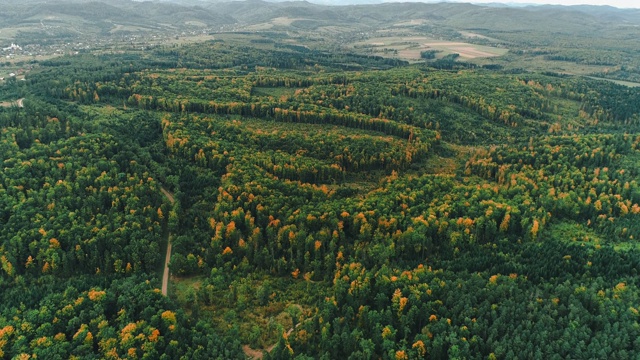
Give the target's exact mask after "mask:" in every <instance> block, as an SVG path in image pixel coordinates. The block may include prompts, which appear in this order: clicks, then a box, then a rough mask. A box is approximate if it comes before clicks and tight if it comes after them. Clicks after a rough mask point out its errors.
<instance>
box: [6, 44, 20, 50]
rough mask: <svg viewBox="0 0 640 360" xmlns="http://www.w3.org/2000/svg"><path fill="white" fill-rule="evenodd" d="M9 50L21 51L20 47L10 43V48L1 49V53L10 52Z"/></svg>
mask: <svg viewBox="0 0 640 360" xmlns="http://www.w3.org/2000/svg"><path fill="white" fill-rule="evenodd" d="M11 50H22V47H20V46H19V45H16V44H14V43H11V46H9V47H6V48H3V49H2V51H11Z"/></svg>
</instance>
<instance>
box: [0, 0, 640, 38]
mask: <svg viewBox="0 0 640 360" xmlns="http://www.w3.org/2000/svg"><path fill="white" fill-rule="evenodd" d="M318 1H322V2H325V3H330V4H337V3H338V0H318ZM347 1H349V2H350V3H351V5H347V6H341V7H337V6H327V5H322V4H316V3H311V2H306V1H293V2H290V1H289V2H287V1H285V2H266V1H260V0H248V1H234V2H224V1H217V0H211V1H204V0H162V1H131V0H109V1H106V0H102V1H100V0H62V1H55V2H54V1H43V0H19V1H18V0H8V2H7V0H5V4H3V5H2V6H1V11H0V12H1V13H2V16H0V29H3V28H5V29H14V32H16V33H17V34H19V35H20V34H21V36H23V37H25V35H31V37H30V38H33V39H36V38H38V37H42V38H47V37H49V38H55V37H58V38H68V37H73V36H79V35H95V36H103V35H112V34H121V33H141V32H162V31H181V30H183V29H220V27H221V26H232V27H233V28H234V29H235V30H242V29H243V28H244V27H247V26H252V25H255V24H261V23H269V22H271V21H272V20H274V19H291V20H292V21H305V24H304V25H305V26H306V29H307V30H308V29H309V28H314V27H320V26H328V25H349V26H352V27H353V26H361V27H364V28H367V27H371V28H380V27H383V26H388V25H389V24H393V23H398V22H402V21H410V20H416V19H419V20H424V21H426V20H428V21H429V22H430V24H431V25H445V26H453V27H456V28H460V29H485V28H491V29H492V30H495V31H513V30H517V31H527V30H532V29H543V30H545V31H562V32H584V33H591V32H593V31H598V29H600V28H605V27H609V28H610V27H611V26H636V25H640V9H636V10H629V9H625V10H622V9H617V8H614V7H610V6H570V7H567V6H548V5H544V6H535V7H534V6H529V7H522V6H518V7H515V6H507V5H504V4H501V5H498V4H497V3H494V4H484V5H472V4H468V3H450V2H449V3H416V2H412V3H406V2H402V3H395V2H394V3H389V2H384V3H378V4H369V2H370V0H347ZM373 1H376V0H373ZM342 2H343V1H342V0H341V1H340V3H342ZM365 2H366V3H367V4H360V3H365ZM278 26H279V29H280V30H282V29H283V28H285V27H286V24H278ZM0 35H1V33H0ZM7 40H12V39H7Z"/></svg>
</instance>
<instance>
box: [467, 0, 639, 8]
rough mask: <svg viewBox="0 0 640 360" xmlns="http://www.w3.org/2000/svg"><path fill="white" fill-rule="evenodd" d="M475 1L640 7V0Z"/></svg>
mask: <svg viewBox="0 0 640 360" xmlns="http://www.w3.org/2000/svg"><path fill="white" fill-rule="evenodd" d="M470 2H474V3H488V2H502V3H526V4H556V5H582V4H590V5H611V6H615V7H619V8H640V0H470Z"/></svg>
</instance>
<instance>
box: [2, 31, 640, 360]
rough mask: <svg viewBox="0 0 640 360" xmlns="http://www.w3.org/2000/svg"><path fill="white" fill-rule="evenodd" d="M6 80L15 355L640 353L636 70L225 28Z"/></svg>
mask: <svg viewBox="0 0 640 360" xmlns="http://www.w3.org/2000/svg"><path fill="white" fill-rule="evenodd" d="M0 91H1V93H2V99H18V98H23V99H24V100H23V101H22V102H21V103H20V105H22V106H19V105H18V104H17V103H13V105H9V106H6V107H3V108H0V161H1V166H2V168H0V225H1V226H0V263H1V270H0V358H3V359H5V358H6V359H12V358H29V357H31V358H36V357H38V358H47V359H56V358H78V359H91V358H96V359H98V358H104V359H117V358H131V359H133V358H146V359H174V358H175V359H177V358H182V359H209V358H220V359H230V358H244V357H247V356H254V355H255V354H256V352H255V351H256V350H262V351H258V353H259V354H260V356H264V357H265V358H272V359H285V358H296V359H311V358H321V359H341V358H352V359H361V358H362V359H376V358H384V359H388V358H390V359H419V358H457V359H487V358H489V359H514V358H519V357H520V358H550V359H556V358H557V359H563V358H601V359H604V358H616V359H627V358H634V357H636V356H637V355H638V354H639V353H640V340H639V339H640V324H639V320H640V313H639V311H640V308H638V304H639V301H640V299H639V295H640V289H639V285H640V284H638V277H637V275H638V271H639V268H640V247H638V243H637V239H638V238H639V237H640V185H639V184H638V180H637V179H638V176H639V175H640V165H639V164H640V117H639V114H640V93H639V90H638V89H635V88H628V87H624V86H621V85H616V84H613V83H610V82H604V81H597V80H591V79H587V78H580V77H570V76H563V75H560V74H551V73H547V74H540V73H534V72H527V71H517V70H513V69H511V70H507V71H502V70H500V69H491V68H486V67H485V68H482V67H475V66H469V65H468V64H465V63H460V62H456V61H451V62H440V63H419V64H408V63H407V62H404V61H401V60H398V59H390V58H385V57H380V56H373V55H371V56H368V55H362V54H354V53H349V52H327V51H322V50H313V49H308V48H305V47H296V46H282V45H279V44H278V43H275V42H273V43H271V42H260V43H243V44H238V43H234V42H229V41H224V40H215V41H210V42H206V43H199V44H193V45H182V46H163V47H158V48H155V49H152V50H148V51H128V52H124V53H114V54H106V53H103V54H80V55H75V56H63V57H57V58H54V59H50V60H46V61H41V62H40V63H39V67H37V68H35V69H34V70H33V71H32V72H30V73H28V74H27V76H26V78H25V81H11V82H6V83H4V84H3V85H2V87H0ZM163 191H164V192H167V193H170V194H173V195H174V197H175V202H172V201H170V199H169V198H168V197H167V196H165V195H163ZM168 239H171V244H172V253H171V258H170V265H169V266H170V269H171V272H172V274H173V278H172V280H171V282H172V286H171V288H170V296H169V297H164V296H162V293H161V291H160V284H161V273H162V266H163V264H162V262H163V259H164V255H165V250H166V247H167V241H168ZM243 346H244V348H243ZM252 349H254V350H252Z"/></svg>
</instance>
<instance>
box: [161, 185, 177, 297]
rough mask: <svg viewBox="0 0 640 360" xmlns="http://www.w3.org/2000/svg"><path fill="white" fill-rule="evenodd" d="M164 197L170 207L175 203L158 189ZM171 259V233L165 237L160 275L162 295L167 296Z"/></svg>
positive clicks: (169, 196) (171, 196) (164, 191)
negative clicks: (162, 268)
mask: <svg viewBox="0 0 640 360" xmlns="http://www.w3.org/2000/svg"><path fill="white" fill-rule="evenodd" d="M160 191H162V193H163V194H164V196H166V197H167V199H169V202H170V203H171V205H173V203H174V202H175V201H176V200H175V198H174V197H173V194H172V193H170V192H169V191H168V190H167V189H165V188H164V187H161V188H160ZM170 259H171V233H170V232H169V233H168V236H167V254H166V255H165V257H164V272H163V274H162V295H164V296H167V288H168V287H169V260H170Z"/></svg>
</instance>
